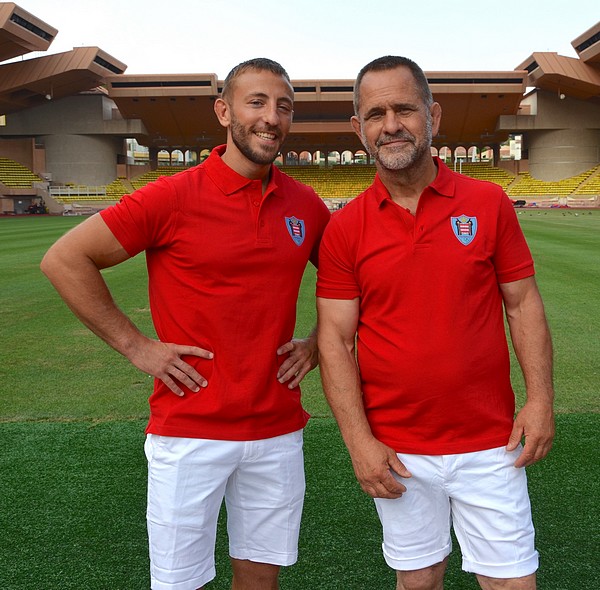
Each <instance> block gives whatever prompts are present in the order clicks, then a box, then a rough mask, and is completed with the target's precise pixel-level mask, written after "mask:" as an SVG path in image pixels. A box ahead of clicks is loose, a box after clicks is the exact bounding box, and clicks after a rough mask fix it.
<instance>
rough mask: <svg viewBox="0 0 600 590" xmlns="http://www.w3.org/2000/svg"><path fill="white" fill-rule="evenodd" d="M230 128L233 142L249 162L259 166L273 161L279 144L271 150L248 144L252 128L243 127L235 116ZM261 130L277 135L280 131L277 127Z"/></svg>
mask: <svg viewBox="0 0 600 590" xmlns="http://www.w3.org/2000/svg"><path fill="white" fill-rule="evenodd" d="M230 130H231V139H232V141H233V143H234V144H235V146H236V147H237V149H238V150H239V151H240V152H241V153H242V154H243V155H244V157H245V158H246V159H248V160H250V161H251V162H254V163H255V164H258V165H259V166H266V165H268V164H272V163H273V162H274V161H275V158H277V154H278V153H279V147H280V146H279V147H277V148H274V149H273V150H269V149H264V150H257V149H254V148H253V147H252V146H251V144H250V141H251V139H252V135H253V130H252V129H247V128H246V127H244V126H243V125H242V124H241V123H240V122H239V121H238V120H237V119H236V118H235V117H234V118H233V119H232V122H231V126H230ZM262 131H266V132H269V133H276V134H277V136H278V137H279V135H280V131H279V130H278V129H263V130H262Z"/></svg>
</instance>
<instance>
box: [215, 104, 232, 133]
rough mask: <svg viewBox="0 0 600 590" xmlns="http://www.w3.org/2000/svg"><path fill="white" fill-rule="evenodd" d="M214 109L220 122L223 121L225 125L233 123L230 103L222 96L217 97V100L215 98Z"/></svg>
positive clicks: (222, 123)
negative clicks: (230, 114)
mask: <svg viewBox="0 0 600 590" xmlns="http://www.w3.org/2000/svg"><path fill="white" fill-rule="evenodd" d="M214 109H215V114H216V115H217V119H218V120H219V123H221V125H223V127H229V124H230V123H231V117H230V116H229V105H228V104H227V103H226V102H225V101H224V100H223V99H222V98H217V100H215V104H214Z"/></svg>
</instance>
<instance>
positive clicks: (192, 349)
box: [127, 338, 213, 396]
mask: <svg viewBox="0 0 600 590" xmlns="http://www.w3.org/2000/svg"><path fill="white" fill-rule="evenodd" d="M183 356H197V357H200V358H205V359H212V358H213V353H212V352H210V351H208V350H205V349H204V348H199V347H197V346H184V345H180V344H169V343H164V342H160V341H158V340H152V339H150V338H144V339H143V340H142V342H141V344H138V345H137V346H136V347H135V348H132V352H131V353H130V354H128V355H127V358H128V359H129V361H130V362H131V363H132V364H133V365H135V366H136V367H137V368H138V369H140V370H141V371H143V372H144V373H147V374H148V375H152V376H153V377H156V378H158V379H160V380H161V381H162V382H163V383H164V384H165V385H166V386H167V387H168V388H169V389H170V390H171V391H172V392H173V393H175V394H177V395H179V396H183V395H184V392H183V390H182V389H181V387H179V385H178V384H177V382H179V383H181V384H182V385H185V387H187V388H188V389H190V390H191V391H194V392H197V391H200V388H201V387H206V386H207V385H208V382H207V381H206V379H205V378H204V377H203V376H202V375H200V373H198V371H196V369H194V368H193V367H192V366H191V365H189V364H188V363H186V362H185V361H184V360H183V359H182V358H181V357H183Z"/></svg>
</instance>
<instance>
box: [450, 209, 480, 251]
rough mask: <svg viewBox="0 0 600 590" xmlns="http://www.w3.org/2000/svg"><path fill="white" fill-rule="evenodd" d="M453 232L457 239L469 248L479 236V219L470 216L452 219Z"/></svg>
mask: <svg viewBox="0 0 600 590" xmlns="http://www.w3.org/2000/svg"><path fill="white" fill-rule="evenodd" d="M450 222H451V224H452V231H453V232H454V235H455V236H456V239H457V240H458V241H459V242H460V243H461V244H463V245H464V246H468V245H469V244H470V243H471V242H472V241H473V240H474V239H475V236H476V235H477V217H469V216H468V215H460V216H459V217H451V218H450Z"/></svg>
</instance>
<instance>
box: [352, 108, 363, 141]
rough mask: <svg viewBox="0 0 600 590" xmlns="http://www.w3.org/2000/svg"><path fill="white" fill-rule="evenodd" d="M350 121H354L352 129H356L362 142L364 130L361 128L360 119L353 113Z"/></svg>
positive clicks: (355, 131)
mask: <svg viewBox="0 0 600 590" xmlns="http://www.w3.org/2000/svg"><path fill="white" fill-rule="evenodd" d="M350 123H352V129H354V133H356V135H358V139H360V141H361V143H362V140H363V135H362V130H361V128H360V121H359V119H358V117H357V116H356V115H352V117H350Z"/></svg>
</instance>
